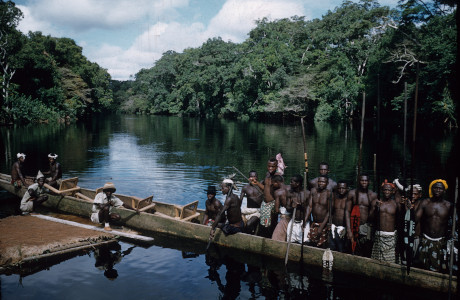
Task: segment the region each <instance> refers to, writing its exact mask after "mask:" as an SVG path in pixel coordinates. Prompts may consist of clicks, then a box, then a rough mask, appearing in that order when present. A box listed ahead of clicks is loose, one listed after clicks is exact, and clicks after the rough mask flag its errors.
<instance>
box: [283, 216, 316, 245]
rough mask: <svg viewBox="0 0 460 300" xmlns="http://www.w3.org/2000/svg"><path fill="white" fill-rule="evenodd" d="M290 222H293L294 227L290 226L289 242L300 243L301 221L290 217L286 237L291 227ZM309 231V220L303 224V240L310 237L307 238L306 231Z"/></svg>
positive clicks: (306, 240) (307, 240)
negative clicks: (295, 220)
mask: <svg viewBox="0 0 460 300" xmlns="http://www.w3.org/2000/svg"><path fill="white" fill-rule="evenodd" d="M292 224H294V227H293V228H292V235H291V243H301V241H302V222H294V220H292V219H291V221H289V224H288V227H287V237H286V239H287V240H288V239H289V233H290V232H291V227H292ZM309 231H310V222H308V223H307V225H305V231H304V235H303V242H304V243H305V242H309V241H310V239H309V238H308V232H309Z"/></svg>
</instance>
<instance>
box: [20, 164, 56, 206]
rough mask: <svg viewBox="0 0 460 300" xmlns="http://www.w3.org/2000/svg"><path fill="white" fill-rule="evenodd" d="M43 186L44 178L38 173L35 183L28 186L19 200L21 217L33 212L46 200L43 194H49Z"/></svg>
mask: <svg viewBox="0 0 460 300" xmlns="http://www.w3.org/2000/svg"><path fill="white" fill-rule="evenodd" d="M44 184H45V176H44V175H43V174H42V172H40V171H38V174H37V182H36V183H34V184H32V185H30V186H29V187H28V188H27V192H25V193H24V196H23V197H22V199H21V205H20V207H19V208H20V209H21V211H22V214H23V215H28V214H29V213H31V212H33V211H34V209H36V208H37V207H38V206H39V205H40V204H42V203H43V202H45V201H46V200H48V195H46V194H45V193H47V192H49V191H48V189H47V188H45V187H44V186H43V185H44Z"/></svg>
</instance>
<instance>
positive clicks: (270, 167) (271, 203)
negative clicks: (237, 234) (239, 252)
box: [258, 157, 284, 238]
mask: <svg viewBox="0 0 460 300" xmlns="http://www.w3.org/2000/svg"><path fill="white" fill-rule="evenodd" d="M277 169H278V161H277V160H276V158H274V157H272V158H270V159H269V160H268V162H267V174H266V176H265V179H264V181H263V182H262V183H259V184H258V186H259V187H260V188H261V189H263V191H264V201H263V202H262V204H261V205H260V225H261V227H260V230H259V235H260V236H263V237H266V238H271V237H272V235H273V230H274V229H275V227H276V224H277V221H278V220H277V219H276V218H275V216H276V215H275V190H276V189H277V188H279V187H280V186H281V183H284V179H283V177H282V176H281V175H280V174H279V173H277ZM275 177H276V178H275Z"/></svg>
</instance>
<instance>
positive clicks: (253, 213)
mask: <svg viewBox="0 0 460 300" xmlns="http://www.w3.org/2000/svg"><path fill="white" fill-rule="evenodd" d="M241 216H242V217H243V219H244V220H246V221H249V220H250V219H251V218H252V217H257V218H260V209H259V208H248V207H246V208H241ZM246 221H245V223H246Z"/></svg>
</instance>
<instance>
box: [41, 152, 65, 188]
mask: <svg viewBox="0 0 460 300" xmlns="http://www.w3.org/2000/svg"><path fill="white" fill-rule="evenodd" d="M57 157H58V155H57V154H56V153H50V154H48V161H49V163H50V168H49V170H48V171H46V172H43V174H45V175H49V177H48V178H46V183H48V184H49V185H51V186H52V187H54V188H59V185H60V184H61V182H62V168H61V164H60V163H58V162H57V161H56V159H57Z"/></svg>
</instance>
